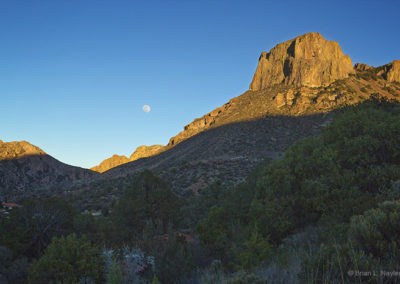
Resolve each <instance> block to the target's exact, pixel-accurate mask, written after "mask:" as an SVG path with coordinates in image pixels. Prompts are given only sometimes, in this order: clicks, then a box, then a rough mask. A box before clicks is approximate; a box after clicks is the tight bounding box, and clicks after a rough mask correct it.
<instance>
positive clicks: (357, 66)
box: [354, 63, 374, 72]
mask: <svg viewBox="0 0 400 284" xmlns="http://www.w3.org/2000/svg"><path fill="white" fill-rule="evenodd" d="M373 68H374V67H372V66H369V65H367V64H364V63H356V64H354V69H355V70H356V71H358V72H363V71H367V70H371V69H373Z"/></svg>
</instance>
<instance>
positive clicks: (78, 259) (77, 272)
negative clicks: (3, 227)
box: [29, 234, 104, 284]
mask: <svg viewBox="0 0 400 284" xmlns="http://www.w3.org/2000/svg"><path fill="white" fill-rule="evenodd" d="M103 273H104V259H103V257H102V254H101V251H100V250H99V249H98V248H96V247H94V246H92V245H91V243H90V241H88V240H87V239H86V238H84V237H81V238H78V237H77V236H76V235H75V234H72V235H69V236H67V237H61V238H56V237H55V238H53V239H52V242H51V243H50V245H49V246H48V247H47V249H46V250H45V252H44V254H43V255H42V256H41V257H40V259H39V260H38V261H37V262H36V263H34V264H33V265H32V266H31V267H30V272H29V283H38V284H39V283H58V282H61V283H80V281H86V282H84V283H88V282H92V283H93V282H94V283H103V282H104V279H103Z"/></svg>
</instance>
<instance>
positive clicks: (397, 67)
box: [378, 60, 400, 82]
mask: <svg viewBox="0 0 400 284" xmlns="http://www.w3.org/2000/svg"><path fill="white" fill-rule="evenodd" d="M379 69H381V70H380V71H379V72H378V75H382V77H383V78H384V79H386V80H387V81H389V82H400V61H399V60H394V61H393V62H392V63H389V64H386V65H384V66H381V67H379Z"/></svg>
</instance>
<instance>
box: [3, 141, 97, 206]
mask: <svg viewBox="0 0 400 284" xmlns="http://www.w3.org/2000/svg"><path fill="white" fill-rule="evenodd" d="M95 175H97V173H95V172H92V171H90V170H87V169H83V168H79V167H74V166H70V165H66V164H64V163H61V162H60V161H58V160H56V159H54V158H53V157H51V156H50V155H47V154H46V153H45V152H44V151H43V150H41V149H40V148H38V147H36V146H34V145H32V144H30V143H28V142H26V141H21V142H3V141H1V140H0V197H3V198H7V199H10V200H13V199H14V197H18V198H20V197H30V196H34V195H35V194H37V193H38V192H39V191H41V192H46V191H47V192H49V193H50V194H51V195H53V194H55V193H56V192H57V191H59V190H60V189H64V188H67V187H69V186H71V185H72V184H77V183H79V182H82V181H83V180H85V179H89V178H91V177H94V176H95Z"/></svg>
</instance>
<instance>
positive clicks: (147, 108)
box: [142, 105, 151, 112]
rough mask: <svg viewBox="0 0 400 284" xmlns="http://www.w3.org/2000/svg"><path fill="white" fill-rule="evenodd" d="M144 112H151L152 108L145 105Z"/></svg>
mask: <svg viewBox="0 0 400 284" xmlns="http://www.w3.org/2000/svg"><path fill="white" fill-rule="evenodd" d="M142 110H143V111H144V112H150V110H151V108H150V106H148V105H144V106H143V107H142Z"/></svg>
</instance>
